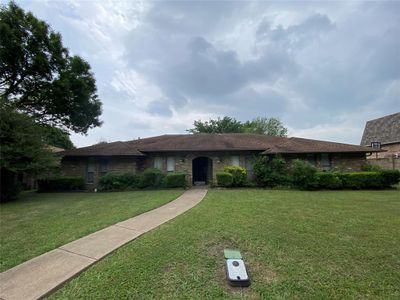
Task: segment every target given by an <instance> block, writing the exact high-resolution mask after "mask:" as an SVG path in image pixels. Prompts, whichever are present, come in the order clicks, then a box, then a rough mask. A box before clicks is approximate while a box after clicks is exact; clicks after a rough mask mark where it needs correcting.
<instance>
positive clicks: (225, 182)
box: [216, 172, 233, 187]
mask: <svg viewBox="0 0 400 300" xmlns="http://www.w3.org/2000/svg"><path fill="white" fill-rule="evenodd" d="M216 176H217V184H218V186H223V187H229V186H232V183H233V175H232V174H231V173H228V172H218V173H217V174H216Z"/></svg>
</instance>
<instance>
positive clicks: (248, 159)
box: [245, 156, 253, 179]
mask: <svg viewBox="0 0 400 300" xmlns="http://www.w3.org/2000/svg"><path fill="white" fill-rule="evenodd" d="M245 167H246V171H247V178H249V179H252V178H253V157H252V156H246V158H245Z"/></svg>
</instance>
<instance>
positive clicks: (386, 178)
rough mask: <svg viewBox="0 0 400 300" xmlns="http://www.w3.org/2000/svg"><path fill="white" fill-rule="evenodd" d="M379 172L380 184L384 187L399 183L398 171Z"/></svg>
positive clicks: (399, 175)
mask: <svg viewBox="0 0 400 300" xmlns="http://www.w3.org/2000/svg"><path fill="white" fill-rule="evenodd" d="M379 172H380V173H381V176H382V184H383V185H384V186H385V187H390V186H392V185H395V184H398V183H399V182H400V171H399V170H381V171H379Z"/></svg>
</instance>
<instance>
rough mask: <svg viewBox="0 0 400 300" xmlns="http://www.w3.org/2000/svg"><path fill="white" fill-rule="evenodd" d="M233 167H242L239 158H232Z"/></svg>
mask: <svg viewBox="0 0 400 300" xmlns="http://www.w3.org/2000/svg"><path fill="white" fill-rule="evenodd" d="M231 165H232V166H234V167H239V166H240V160H239V156H232V158H231Z"/></svg>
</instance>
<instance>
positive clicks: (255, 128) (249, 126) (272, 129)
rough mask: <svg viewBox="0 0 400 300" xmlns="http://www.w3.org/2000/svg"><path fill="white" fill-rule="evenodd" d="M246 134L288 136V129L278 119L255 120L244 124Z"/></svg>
mask: <svg viewBox="0 0 400 300" xmlns="http://www.w3.org/2000/svg"><path fill="white" fill-rule="evenodd" d="M243 128H244V132H249V133H258V134H266V135H272V136H282V137H284V136H287V132H288V130H287V128H286V127H285V126H284V125H283V123H282V122H281V120H279V119H278V118H261V117H258V118H255V119H253V120H251V121H247V122H245V123H244V124H243Z"/></svg>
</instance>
